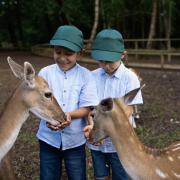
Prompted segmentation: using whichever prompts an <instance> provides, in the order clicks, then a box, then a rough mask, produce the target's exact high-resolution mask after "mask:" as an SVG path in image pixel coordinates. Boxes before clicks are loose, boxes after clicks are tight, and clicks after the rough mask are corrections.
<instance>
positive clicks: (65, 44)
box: [50, 39, 81, 52]
mask: <svg viewBox="0 0 180 180" xmlns="http://www.w3.org/2000/svg"><path fill="white" fill-rule="evenodd" d="M50 45H53V46H63V47H65V48H68V49H70V50H72V51H74V52H79V51H81V48H80V47H79V46H77V45H76V44H73V43H72V42H69V41H66V40H54V39H53V40H50Z"/></svg>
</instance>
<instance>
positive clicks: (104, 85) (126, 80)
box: [88, 63, 143, 153]
mask: <svg viewBox="0 0 180 180" xmlns="http://www.w3.org/2000/svg"><path fill="white" fill-rule="evenodd" d="M93 74H94V77H95V79H96V84H97V93H98V97H99V100H102V99H104V98H107V97H112V98H117V97H122V96H124V95H125V94H127V93H128V92H130V91H132V90H134V89H136V88H138V87H140V82H139V80H138V78H137V76H136V75H135V73H134V72H132V71H131V70H129V69H128V68H126V67H125V66H124V64H123V63H121V65H120V66H119V68H118V69H117V70H116V72H115V73H114V74H113V75H112V76H109V75H108V74H107V73H106V72H105V71H104V70H103V69H102V68H99V69H96V70H95V71H93ZM142 103H143V100H142V95H141V92H139V93H138V94H137V95H136V97H135V98H134V100H133V101H132V103H131V104H129V105H133V104H142ZM88 147H89V148H90V149H93V150H100V151H101V152H109V153H110V152H116V150H115V147H114V145H113V144H112V141H111V139H110V138H106V139H105V140H104V143H103V144H102V145H100V146H93V145H92V144H88Z"/></svg>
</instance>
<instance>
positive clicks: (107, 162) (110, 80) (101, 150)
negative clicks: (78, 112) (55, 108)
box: [84, 29, 142, 180]
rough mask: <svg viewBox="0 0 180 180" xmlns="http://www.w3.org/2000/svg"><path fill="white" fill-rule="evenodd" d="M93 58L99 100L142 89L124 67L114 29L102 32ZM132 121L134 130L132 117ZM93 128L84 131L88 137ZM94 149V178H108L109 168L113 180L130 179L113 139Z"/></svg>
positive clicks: (137, 100) (122, 51)
mask: <svg viewBox="0 0 180 180" xmlns="http://www.w3.org/2000/svg"><path fill="white" fill-rule="evenodd" d="M91 55H92V57H93V58H94V59H95V60H96V61H98V63H99V66H100V68H98V69H96V70H95V71H93V74H94V77H95V80H96V86H97V93H98V98H99V100H102V99H104V98H107V97H112V98H117V97H122V96H124V95H125V94H127V93H128V92H130V91H132V90H133V89H136V88H138V87H140V82H139V80H138V77H137V76H136V75H135V73H134V72H132V71H131V70H129V69H128V68H126V67H125V66H124V64H123V63H122V61H121V59H122V58H123V57H124V56H125V49H124V42H123V38H122V35H121V34H120V33H119V32H118V31H117V30H114V29H104V30H102V31H101V32H99V33H98V34H97V36H96V38H95V40H94V42H93V44H92V54H91ZM141 103H142V96H141V93H138V94H137V96H136V97H135V99H134V100H133V101H132V104H129V105H135V104H141ZM130 122H131V124H132V125H133V127H135V122H134V121H133V118H132V116H131V118H130ZM92 127H93V125H88V126H86V127H85V129H84V133H85V136H88V135H89V131H90V130H91V129H92ZM88 146H89V148H90V149H91V154H92V159H93V168H94V176H95V179H102V180H105V179H108V176H109V175H110V173H109V172H110V168H111V169H112V179H113V180H127V179H128V176H127V174H126V172H125V170H124V168H123V167H122V165H121V162H120V160H119V158H118V155H117V153H116V149H115V147H114V145H113V144H112V141H111V139H110V138H106V139H105V140H104V142H103V144H102V145H99V146H94V145H92V144H89V145H88Z"/></svg>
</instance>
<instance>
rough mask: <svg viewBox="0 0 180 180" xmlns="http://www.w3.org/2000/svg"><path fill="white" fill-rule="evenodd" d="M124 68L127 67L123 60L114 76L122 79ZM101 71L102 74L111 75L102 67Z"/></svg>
mask: <svg viewBox="0 0 180 180" xmlns="http://www.w3.org/2000/svg"><path fill="white" fill-rule="evenodd" d="M124 68H125V66H124V64H123V62H121V64H120V66H119V67H118V69H117V70H116V71H115V73H114V74H113V75H112V77H116V78H118V79H120V78H121V76H122V74H123V72H124ZM100 73H101V75H105V76H109V75H108V74H107V73H106V72H105V71H104V69H102V68H101V70H100Z"/></svg>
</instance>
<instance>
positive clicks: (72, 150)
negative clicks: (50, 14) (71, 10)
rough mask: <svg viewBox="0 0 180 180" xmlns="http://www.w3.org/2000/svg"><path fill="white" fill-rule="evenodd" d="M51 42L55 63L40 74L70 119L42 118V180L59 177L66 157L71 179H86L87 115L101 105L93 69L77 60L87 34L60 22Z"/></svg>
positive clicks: (38, 134)
mask: <svg viewBox="0 0 180 180" xmlns="http://www.w3.org/2000/svg"><path fill="white" fill-rule="evenodd" d="M50 44H51V45H53V46H54V60H55V64H52V65H49V66H47V67H45V68H43V69H42V70H41V71H40V73H39V75H40V76H42V77H43V78H44V79H46V81H47V82H48V84H49V86H50V88H51V89H52V91H53V94H54V96H55V98H56V99H57V102H58V103H59V104H60V106H61V107H62V109H63V111H64V112H65V113H66V116H67V117H66V119H67V121H66V122H65V123H63V124H59V125H57V126H53V125H51V124H46V122H45V121H44V120H43V119H42V120H41V122H40V126H39V130H38V133H37V137H38V139H39V144H40V180H59V179H60V178H61V175H62V172H61V171H62V160H64V163H65V169H66V172H67V176H68V179H69V180H85V179H86V156H85V143H86V139H85V137H84V134H83V128H84V126H85V120H84V117H86V116H87V115H88V113H89V112H90V108H89V107H90V106H94V105H97V103H98V99H97V91H96V84H95V81H94V78H93V75H92V73H91V72H90V71H89V70H88V69H86V68H84V67H82V66H80V65H79V64H77V62H76V61H77V60H78V59H80V58H81V55H82V48H83V34H82V32H81V31H80V30H79V29H78V28H76V27H75V26H69V25H65V26H60V27H59V28H58V29H57V31H56V32H55V34H54V36H53V38H52V39H51V41H50Z"/></svg>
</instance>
